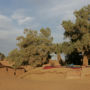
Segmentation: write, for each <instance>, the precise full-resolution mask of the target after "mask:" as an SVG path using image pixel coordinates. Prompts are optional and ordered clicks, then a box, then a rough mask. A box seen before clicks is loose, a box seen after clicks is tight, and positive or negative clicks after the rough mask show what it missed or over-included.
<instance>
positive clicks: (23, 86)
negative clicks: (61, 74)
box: [0, 71, 90, 90]
mask: <svg viewBox="0 0 90 90" xmlns="http://www.w3.org/2000/svg"><path fill="white" fill-rule="evenodd" d="M0 90H90V80H86V79H83V80H80V79H76V80H75V79H59V80H58V79H52V80H44V79H43V80H33V79H32V80H30V79H28V80H27V79H16V77H15V76H13V75H10V74H8V72H2V71H0Z"/></svg>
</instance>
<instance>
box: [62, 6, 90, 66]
mask: <svg viewBox="0 0 90 90" xmlns="http://www.w3.org/2000/svg"><path fill="white" fill-rule="evenodd" d="M74 15H75V16H76V20H75V22H72V21H70V20H69V21H63V23H62V26H63V27H64V30H65V33H64V36H65V37H66V38H69V39H70V41H69V42H67V45H65V46H64V48H65V49H64V50H63V51H65V52H66V51H67V52H68V53H67V54H70V53H73V52H77V53H78V54H82V56H83V65H85V66H86V65H87V64H88V59H87V54H88V52H90V5H88V6H87V7H83V8H82V9H80V10H79V11H75V12H74ZM69 48H70V49H69ZM84 61H85V62H84Z"/></svg>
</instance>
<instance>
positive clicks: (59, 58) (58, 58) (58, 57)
mask: <svg viewBox="0 0 90 90" xmlns="http://www.w3.org/2000/svg"><path fill="white" fill-rule="evenodd" d="M57 60H58V63H59V64H60V61H61V56H60V53H58V54H57Z"/></svg>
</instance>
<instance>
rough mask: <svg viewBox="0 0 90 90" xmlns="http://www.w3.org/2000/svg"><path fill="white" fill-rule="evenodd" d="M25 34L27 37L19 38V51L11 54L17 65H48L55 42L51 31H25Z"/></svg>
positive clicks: (16, 50) (47, 29)
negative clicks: (53, 42)
mask: <svg viewBox="0 0 90 90" xmlns="http://www.w3.org/2000/svg"><path fill="white" fill-rule="evenodd" d="M24 34H25V36H19V37H17V40H18V43H17V45H18V46H19V50H18V49H15V50H13V51H11V52H10V53H9V57H10V58H11V59H12V61H14V62H15V65H16V66H19V65H21V64H25V63H27V64H30V65H32V66H35V67H36V66H42V65H43V64H45V63H48V58H49V53H50V52H51V51H52V41H53V37H52V36H51V30H50V29H49V28H46V29H44V28H42V29H40V32H37V31H36V30H28V29H25V30H24Z"/></svg>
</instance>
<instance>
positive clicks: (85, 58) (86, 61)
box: [83, 55, 88, 66]
mask: <svg viewBox="0 0 90 90" xmlns="http://www.w3.org/2000/svg"><path fill="white" fill-rule="evenodd" d="M83 66H88V58H87V56H86V55H84V56H83Z"/></svg>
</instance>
